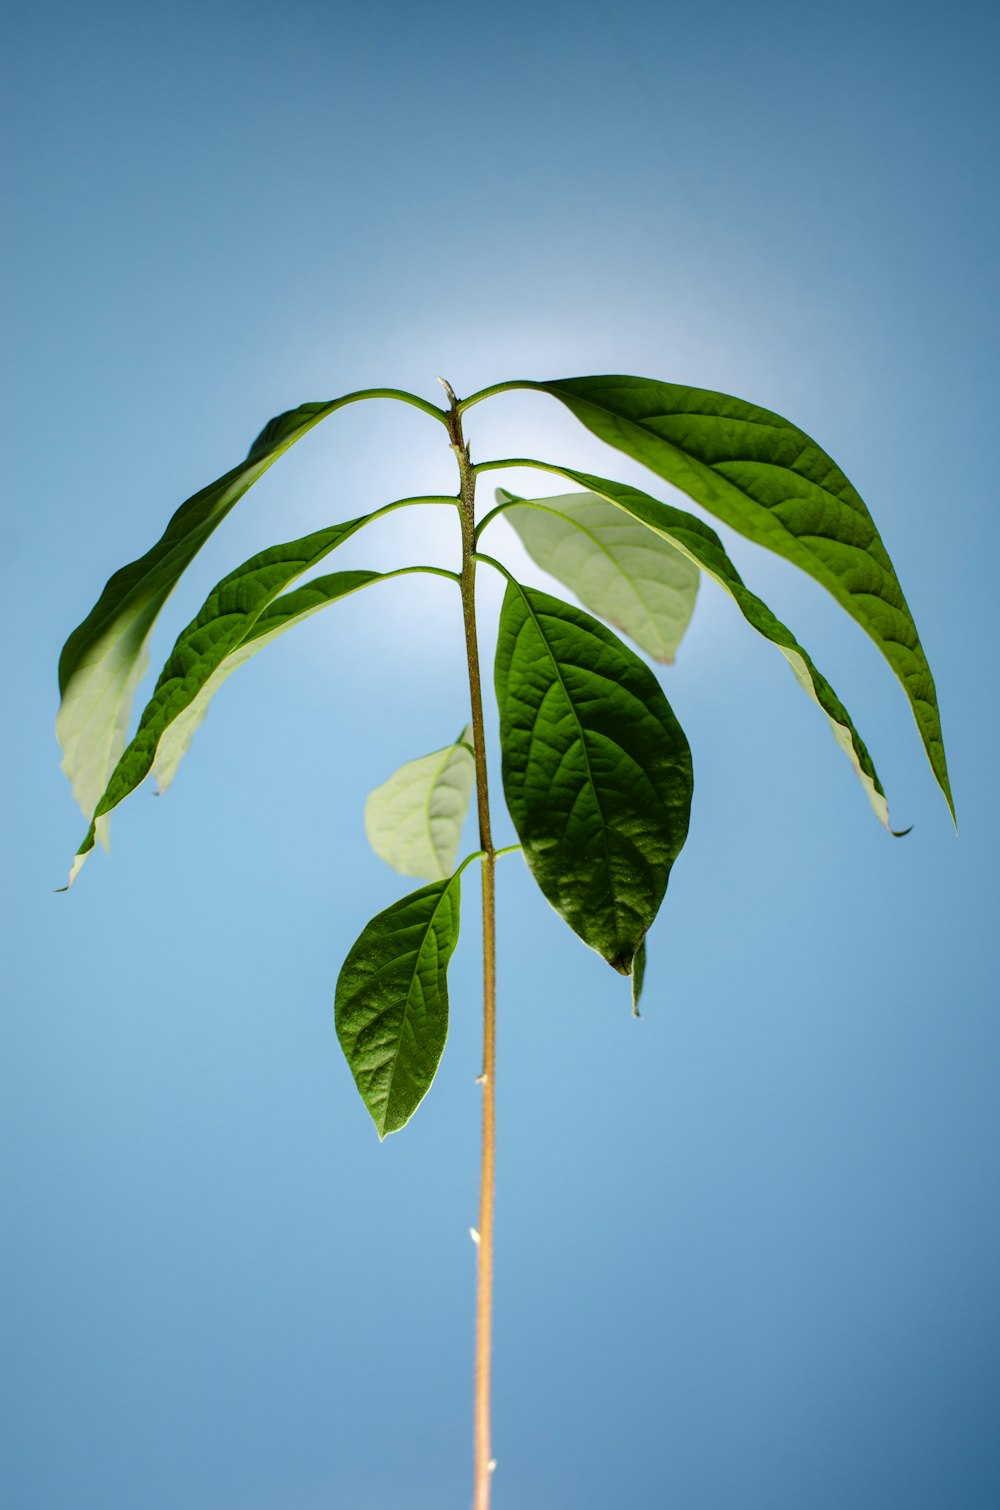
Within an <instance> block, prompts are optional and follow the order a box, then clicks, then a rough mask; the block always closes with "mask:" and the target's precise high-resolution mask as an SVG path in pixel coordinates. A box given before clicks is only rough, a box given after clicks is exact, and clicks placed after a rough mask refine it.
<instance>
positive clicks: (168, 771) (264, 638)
mask: <svg viewBox="0 0 1000 1510" xmlns="http://www.w3.org/2000/svg"><path fill="white" fill-rule="evenodd" d="M383 580H384V574H383V573H381V572H373V571H344V572H333V573H331V574H330V575H329V576H326V577H317V578H316V579H315V580H314V581H312V582H307V583H305V585H304V586H302V587H297V588H295V589H294V591H292V592H286V593H283V594H282V596H281V597H280V598H276V599H275V600H274V602H273V603H271V604H269V605H268V607H267V608H265V609H264V611H263V613H262V614H261V616H260V618H259V619H258V620H257V621H256V623H255V624H254V625H253V626H252V628H251V629H250V632H249V633H248V634H247V636H246V638H245V639H244V640H243V641H242V642H241V643H240V644H239V645H237V647H236V649H235V650H231V651H230V652H229V654H228V655H227V656H226V658H225V660H223V661H221V662H220V664H219V665H218V666H216V668H215V670H214V671H213V672H212V674H211V676H210V677H209V678H208V681H207V682H205V684H204V685H203V687H202V688H201V690H200V691H199V693H198V695H197V696H196V697H195V698H194V700H193V702H190V703H188V705H187V707H186V708H185V709H184V710H183V712H182V713H179V714H178V715H177V717H176V718H175V719H174V720H173V722H172V723H170V724H168V725H167V727H166V729H165V730H164V732H163V734H162V735H161V736H160V742H159V744H158V745H157V746H156V753H155V755H154V756H153V766H152V774H153V778H154V780H155V782H156V785H157V790H158V791H159V792H160V793H161V794H162V793H163V792H165V791H166V790H167V788H168V787H169V786H170V784H171V782H172V781H173V779H174V777H175V776H176V774H177V768H178V766H179V765H180V763H181V761H182V760H183V758H184V756H185V755H186V754H187V752H188V747H189V746H190V744H191V740H192V739H193V738H194V735H195V733H196V732H197V730H198V729H199V727H200V726H201V724H202V722H203V720H204V718H205V715H206V713H207V712H208V708H209V704H210V703H211V701H212V699H213V697H214V696H215V694H216V693H217V692H218V690H219V688H220V687H221V686H222V684H223V682H224V681H226V680H228V678H229V677H230V676H232V674H233V672H234V671H235V670H236V669H237V667H239V666H242V665H244V664H245V662H247V661H248V660H250V659H251V657H252V656H255V655H256V654H257V652H258V650H263V648H264V646H265V645H270V644H271V643H272V641H274V640H276V639H278V637H279V636H280V635H283V634H284V633H285V631H286V630H287V629H292V628H294V626H295V625H296V624H301V623H302V621H303V620H304V619H308V618H310V617H311V615H312V614H314V613H318V612H319V610H320V609H321V608H326V607H327V606H328V605H329V604H330V603H335V602H336V601H337V600H338V599H339V598H345V597H347V596H348V594H349V593H353V592H357V591H358V590H359V588H362V587H367V586H368V584H369V583H370V582H381V581H383Z"/></svg>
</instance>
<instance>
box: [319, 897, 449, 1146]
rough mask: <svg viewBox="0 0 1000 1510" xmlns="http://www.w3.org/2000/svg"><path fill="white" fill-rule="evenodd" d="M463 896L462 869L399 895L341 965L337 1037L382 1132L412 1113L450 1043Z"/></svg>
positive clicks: (397, 1125) (367, 928)
mask: <svg viewBox="0 0 1000 1510" xmlns="http://www.w3.org/2000/svg"><path fill="white" fill-rule="evenodd" d="M460 902H461V880H460V876H459V875H454V876H452V877H450V879H448V880H446V881H435V882H434V883H433V884H432V885H430V886H425V887H423V889H422V890H420V891H415V892H412V893H411V895H410V896H407V897H403V898H402V899H401V900H400V901H398V902H394V903H393V905H392V906H391V907H388V908H386V910H385V912H380V913H379V914H378V916H377V917H374V918H372V920H371V922H370V923H368V924H367V925H366V926H365V928H364V930H363V931H362V933H361V936H360V937H359V938H358V940H357V942H356V943H355V944H354V946H353V947H352V949H351V951H350V953H349V954H348V956H347V959H346V960H345V961H344V966H343V969H342V970H341V972H340V977H339V979H338V981H337V994H336V1007H335V1011H336V1019H337V1037H338V1038H339V1039H340V1044H341V1047H342V1049H343V1050H344V1054H345V1056H346V1059H347V1063H348V1064H349V1066H350V1069H351V1074H352V1075H353V1076H354V1080H355V1084H356V1085H357V1087H358V1090H359V1091H360V1093H361V1099H362V1100H363V1101H364V1103H365V1105H366V1106H367V1108H368V1110H369V1112H370V1113H371V1117H372V1121H373V1122H374V1123H375V1128H376V1131H377V1132H378V1135H379V1137H380V1138H384V1137H385V1136H386V1134H387V1133H391V1132H397V1131H398V1130H399V1128H401V1127H402V1126H404V1124H405V1123H406V1122H408V1121H409V1119H410V1118H411V1117H412V1116H413V1113H414V1112H415V1111H416V1109H417V1107H418V1106H419V1105H420V1102H421V1101H422V1100H423V1098H424V1096H425V1095H426V1094H427V1091H428V1089H429V1087H430V1084H431V1081H432V1080H433V1079H434V1074H435V1071H436V1070H437V1067H438V1063H439V1061H440V1058H441V1054H442V1052H443V1051H444V1045H445V1040H446V1038H447V1036H448V980H447V969H448V961H449V960H450V959H451V956H452V954H453V952H454V949H455V945H456V943H457V942H458V927H459V911H460Z"/></svg>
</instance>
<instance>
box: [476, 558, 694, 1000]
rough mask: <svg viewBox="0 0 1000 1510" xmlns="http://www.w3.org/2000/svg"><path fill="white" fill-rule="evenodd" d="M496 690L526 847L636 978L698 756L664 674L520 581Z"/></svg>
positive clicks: (506, 617) (500, 647) (541, 875)
mask: <svg viewBox="0 0 1000 1510" xmlns="http://www.w3.org/2000/svg"><path fill="white" fill-rule="evenodd" d="M496 689H497V701H498V703H499V706H500V744H501V749H502V753H503V784H504V792H505V794H506V797H507V806H508V808H509V809H510V815H511V818H512V819H513V821H514V827H515V828H516V829H517V833H518V837H519V839H520V840H521V844H522V846H523V849H524V856H525V859H526V860H527V862H528V865H529V866H530V868H531V871H532V874H533V875H534V877H535V880H536V881H537V882H538V884H539V886H540V887H541V889H542V891H543V892H544V894H545V896H546V897H547V898H548V899H549V901H550V902H551V903H552V905H553V907H555V909H556V911H557V912H559V913H561V914H562V916H563V917H564V918H565V919H566V921H567V922H568V923H569V925H570V927H571V928H572V929H574V931H575V932H576V933H578V934H579V936H580V937H581V938H582V939H583V941H584V942H585V943H587V944H589V945H590V947H591V948H592V949H596V950H597V951H598V953H599V954H601V955H603V957H604V958H605V959H606V960H607V961H608V963H609V964H610V965H612V966H613V967H614V968H615V969H616V970H620V971H621V973H622V974H623V975H628V974H629V972H630V971H631V969H632V962H633V960H634V958H635V955H636V951H637V950H638V949H639V946H640V944H641V943H642V940H643V938H644V936H645V933H646V930H647V928H648V927H649V925H650V923H651V922H652V921H653V918H654V917H655V916H656V912H657V909H658V908H659V905H660V902H661V901H662V899H663V894H664V892H665V890H666V886H667V879H668V876H669V874H670V868H671V866H672V865H673V862H674V860H675V859H676V857H677V855H678V854H679V853H680V849H681V846H682V845H683V843H684V839H685V836H686V834H687V827H688V815H689V810H690V805H691V791H692V775H691V753H690V750H689V749H688V743H687V740H686V739H685V737H684V734H683V731H682V730H681V727H680V725H679V724H678V722H677V720H676V718H675V717H674V715H673V712H672V711H671V708H670V705H669V703H668V702H667V699H666V698H665V696H664V695H663V691H662V689H661V687H660V684H659V683H658V682H657V680H656V678H655V676H654V675H653V673H652V672H651V671H650V669H649V667H648V666H647V665H646V664H645V662H644V661H641V660H640V659H639V657H638V656H637V655H635V654H634V653H633V652H632V651H631V650H629V649H628V648H627V646H625V645H623V644H622V642H621V641H620V640H619V639H618V637H617V636H616V635H614V634H612V632H611V630H609V629H606V628H605V627H604V625H603V624H600V623H598V621H597V620H596V619H593V618H591V617H590V615H589V614H586V613H583V612H582V610H580V609H578V608H573V607H571V606H570V605H569V604H568V603H563V602H561V601H560V600H559V599H558V598H553V597H550V596H549V595H548V593H542V592H537V591H536V590H535V589H534V588H527V587H522V586H521V585H520V584H518V583H516V582H514V581H513V580H509V581H508V586H507V591H506V593H505V595H504V600H503V607H502V610H501V614H500V634H499V639H498V642H497V656H496Z"/></svg>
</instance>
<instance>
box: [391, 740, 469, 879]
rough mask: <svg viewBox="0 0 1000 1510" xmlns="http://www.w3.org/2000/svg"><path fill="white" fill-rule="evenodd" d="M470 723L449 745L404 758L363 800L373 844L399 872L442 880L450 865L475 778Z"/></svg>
mask: <svg viewBox="0 0 1000 1510" xmlns="http://www.w3.org/2000/svg"><path fill="white" fill-rule="evenodd" d="M471 741H472V728H471V726H468V725H467V726H466V728H465V729H463V730H462V733H461V734H460V735H459V736H458V739H457V740H456V741H455V743H454V744H450V745H446V746H445V748H444V749H443V750H435V751H434V753H433V754H432V755H422V756H421V757H420V758H419V759H418V760H408V761H407V762H406V764H405V765H403V766H400V768H399V770H398V771H395V772H394V773H393V774H392V775H391V776H390V777H389V779H388V781H385V782H383V783H382V785H381V786H378V787H376V788H375V790H374V791H373V792H372V793H371V794H370V795H369V797H368V800H367V802H366V803H365V832H366V833H367V835H368V842H369V844H370V845H371V847H372V849H373V850H374V851H375V853H376V854H377V855H378V856H379V858H380V859H382V860H384V861H385V862H386V864H387V865H391V866H392V868H393V870H396V871H399V873H400V874H401V875H404V876H419V877H421V878H422V879H423V880H426V881H439V880H444V879H445V878H446V877H447V876H450V875H451V873H452V871H453V870H454V869H455V860H456V857H457V855H458V845H459V840H460V839H461V837H462V827H463V825H464V823H465V817H466V814H467V813H468V811H469V798H470V797H471V795H472V787H473V782H474V781H475V774H476V768H475V760H474V759H473V754H472V745H471Z"/></svg>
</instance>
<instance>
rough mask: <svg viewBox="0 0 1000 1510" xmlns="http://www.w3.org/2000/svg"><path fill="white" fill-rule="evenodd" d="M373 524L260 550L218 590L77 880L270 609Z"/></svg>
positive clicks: (135, 743)
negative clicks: (166, 740) (182, 721)
mask: <svg viewBox="0 0 1000 1510" xmlns="http://www.w3.org/2000/svg"><path fill="white" fill-rule="evenodd" d="M368 517H369V516H368V515H364V516H362V517H361V518H359V519H351V520H348V521H347V523H346V524H334V525H331V526H329V528H327V529H325V530H317V531H316V532H315V533H314V534H312V535H305V536H303V538H302V539H301V540H290V541H287V542H286V543H284V544H282V545H274V546H271V547H269V549H267V550H264V551H260V552H258V554H257V555H255V556H251V557H250V559H249V560H248V561H244V563H243V565H242V566H238V567H237V568H236V570H235V571H233V572H230V573H229V575H228V576H226V577H223V579H222V581H221V582H219V583H218V584H217V586H216V587H214V588H213V589H212V591H211V593H210V594H209V595H208V597H207V599H206V600H205V603H204V606H203V607H202V609H201V611H200V612H199V614H198V615H197V617H196V618H195V619H193V620H192V622H191V623H190V624H189V625H188V626H187V628H186V629H184V630H183V631H182V632H181V634H180V635H179V637H178V639H177V641H176V643H175V645H174V648H173V650H172V651H171V652H170V655H169V657H168V659H167V662H166V665H165V666H164V668H163V670H162V672H161V673H160V677H159V680H158V682H157V684H156V688H155V690H154V692H153V695H152V697H151V698H150V700H149V702H148V703H147V705H146V708H145V711H144V712H143V715H142V718H141V719H140V721H139V728H138V730H137V732H136V734H135V737H134V739H133V740H132V742H131V744H129V746H128V747H127V749H126V750H125V751H124V753H123V754H122V755H121V757H120V759H119V761H118V764H117V766H116V767H115V769H114V771H113V772H112V775H111V780H110V781H109V782H108V785H107V789H106V790H105V792H104V795H103V796H102V798H101V800H100V802H99V803H98V805H97V809H96V812H95V814H94V818H95V822H94V823H92V824H91V827H90V831H89V833H88V834H87V837H86V838H85V839H84V841H83V844H82V845H81V846H80V849H79V851H78V852H77V859H76V862H75V864H74V867H73V872H72V874H71V876H70V880H71V881H72V879H73V876H74V875H75V874H76V872H77V871H78V870H79V868H80V864H81V863H82V860H83V858H84V857H85V856H86V855H87V853H88V852H89V851H90V850H91V849H92V848H93V844H94V837H95V827H96V820H97V819H99V818H101V817H102V816H103V815H104V814H105V813H109V812H110V811H111V810H112V808H115V807H117V806H118V804H119V802H121V801H122V800H123V799H124V798H125V797H127V796H128V794H129V793H130V792H132V791H134V790H135V788H136V787H137V786H138V785H139V784H140V782H142V781H143V780H145V778H146V776H148V774H149V772H150V770H151V769H152V765H153V761H154V759H155V756H156V750H157V746H158V745H159V742H160V740H161V738H162V737H163V735H164V734H165V732H166V731H167V729H168V728H169V727H170V725H171V724H172V723H173V722H174V720H175V719H177V718H179V717H180V716H181V714H182V713H184V711H185V709H187V708H189V707H190V706H191V704H192V703H193V702H194V701H195V699H196V698H197V696H198V694H199V693H200V692H201V690H202V688H203V687H204V686H205V685H206V683H207V682H208V681H209V679H210V678H211V676H212V675H213V673H214V672H215V671H216V670H217V669H218V668H219V667H220V666H221V665H222V663H223V661H225V659H226V657H227V656H228V655H229V654H230V652H231V651H233V650H235V649H236V648H237V646H238V645H240V644H241V643H242V642H243V641H244V640H245V639H246V637H247V636H248V635H249V633H250V631H251V630H252V629H253V627H254V625H255V623H256V622H257V620H258V619H259V617H260V615H261V614H262V613H263V612H264V610H265V608H267V606H268V604H269V603H271V602H273V600H274V599H275V598H277V597H278V595H279V594H280V593H282V592H283V591H284V589H285V588H286V587H288V586H289V584H290V583H292V582H294V580H295V578H296V577H300V576H302V574H303V573H304V572H307V571H309V570H310V568H311V567H313V566H315V565H316V564H317V563H318V562H319V561H321V560H322V559H323V557H324V556H328V555H329V554H330V552H331V551H332V550H334V549H336V547H337V546H338V545H340V544H341V542H342V541H344V540H346V539H347V538H348V537H349V536H350V535H353V534H354V532H355V530H358V529H360V528H361V526H362V525H363V524H364V523H365V522H366V520H367V519H368ZM192 732H193V730H192ZM182 753H183V752H182Z"/></svg>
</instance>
